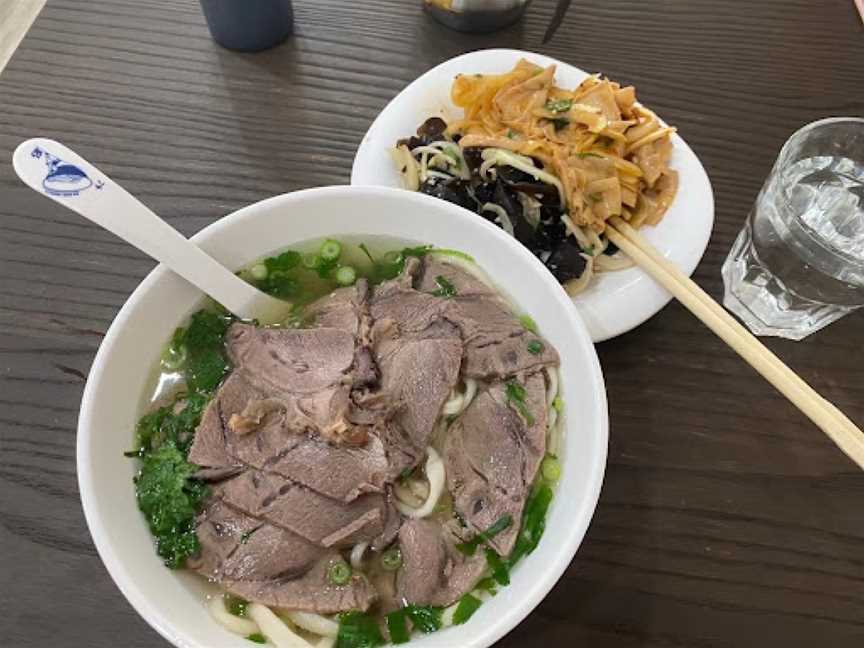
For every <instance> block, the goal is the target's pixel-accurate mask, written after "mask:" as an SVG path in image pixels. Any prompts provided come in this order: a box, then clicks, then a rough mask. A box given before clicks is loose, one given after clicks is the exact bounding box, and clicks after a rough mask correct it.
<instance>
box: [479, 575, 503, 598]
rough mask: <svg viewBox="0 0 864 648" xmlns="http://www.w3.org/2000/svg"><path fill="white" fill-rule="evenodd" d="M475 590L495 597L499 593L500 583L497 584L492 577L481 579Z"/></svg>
mask: <svg viewBox="0 0 864 648" xmlns="http://www.w3.org/2000/svg"><path fill="white" fill-rule="evenodd" d="M474 589H478V590H483V591H484V592H489V594H491V595H492V596H495V595H496V594H497V593H498V583H496V582H495V579H494V578H491V577H487V578H481V579H480V580H479V581H478V582H477V585H476V586H475V587H474Z"/></svg>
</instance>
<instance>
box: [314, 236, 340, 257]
mask: <svg viewBox="0 0 864 648" xmlns="http://www.w3.org/2000/svg"><path fill="white" fill-rule="evenodd" d="M318 254H319V255H321V258H322V259H324V260H325V261H336V259H338V258H339V257H340V256H341V254H342V245H341V244H340V243H339V241H334V240H333V239H327V240H326V241H324V242H323V243H322V244H321V249H320V250H319V251H318Z"/></svg>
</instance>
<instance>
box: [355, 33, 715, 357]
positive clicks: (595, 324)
mask: <svg viewBox="0 0 864 648" xmlns="http://www.w3.org/2000/svg"><path fill="white" fill-rule="evenodd" d="M521 58H525V59H528V60H529V61H532V62H534V63H536V64H537V65H542V66H544V67H546V66H549V65H556V66H557V70H556V75H555V78H556V81H557V83H558V84H559V85H560V86H562V87H564V88H575V87H576V86H577V85H579V84H580V83H581V82H582V81H583V80H584V79H585V78H586V77H587V76H588V73H587V72H585V71H583V70H580V69H579V68H577V67H574V66H572V65H568V64H567V63H564V62H562V61H558V60H556V59H553V58H550V57H548V56H543V55H542V54H535V53H533V52H523V51H520V50H510V49H492V50H480V51H477V52H470V53H468V54H463V55H462V56H457V57H456V58H452V59H450V60H449V61H445V62H444V63H442V64H441V65H439V66H437V67H435V68H433V69H431V70H429V71H428V72H426V73H425V74H423V75H422V76H420V77H419V78H418V79H416V80H415V81H413V82H412V83H411V84H410V85H409V86H408V87H407V88H405V89H404V90H403V91H402V92H400V93H399V94H398V95H397V96H396V98H395V99H393V101H391V102H390V103H389V104H387V106H386V107H385V108H384V110H382V111H381V114H380V115H378V118H377V119H376V120H375V121H374V123H373V124H372V126H370V127H369V130H368V131H367V133H366V135H365V136H364V137H363V141H362V142H361V143H360V147H359V148H358V149H357V155H356V156H355V157H354V168H353V169H352V171H351V184H353V185H376V186H379V187H401V186H402V181H401V180H400V178H399V174H398V173H397V172H396V168H395V165H394V164H393V160H392V159H391V158H390V153H389V149H390V148H392V147H393V145H394V144H395V142H396V141H397V140H398V139H401V138H403V137H407V136H409V135H411V134H412V133H414V131H416V130H417V127H418V126H419V125H420V124H422V123H423V122H424V121H425V120H426V119H427V118H429V117H434V116H438V117H443V118H444V119H445V121H451V120H453V119H454V118H461V117H462V110H461V109H459V108H456V106H454V105H453V102H452V101H451V100H450V87H451V85H452V84H453V78H454V77H455V76H456V75H457V74H477V73H480V74H501V73H503V72H507V71H509V70H511V69H512V68H513V66H514V65H515V64H516V63H517V62H518V61H519V59H521ZM637 74H638V69H636V68H634V69H633V75H634V78H637V77H636V75H637ZM636 92H637V95H638V94H639V82H638V81H636ZM646 103H647V104H648V106H649V107H650V105H651V102H650V101H647V102H646ZM661 117H662V115H661ZM672 146H673V149H672V161H671V166H672V168H673V169H676V170H677V171H678V174H679V189H678V195H677V196H676V197H675V200H674V202H673V203H672V206H671V207H670V208H669V211H668V212H667V213H666V215H665V216H664V218H663V220H662V222H660V224H659V225H657V226H656V227H646V228H644V229H643V230H642V231H643V233H644V234H645V236H646V237H647V238H648V240H649V241H651V243H653V244H654V246H655V247H657V249H658V250H660V252H661V253H662V254H663V255H664V256H665V257H666V258H668V259H670V260H671V261H672V262H674V263H675V264H676V265H677V266H678V267H679V268H681V270H683V271H684V272H686V273H687V274H688V275H690V274H692V273H693V271H694V270H695V269H696V266H697V265H698V263H699V259H701V258H702V253H703V252H705V248H706V246H707V245H708V239H709V238H710V237H711V229H712V227H713V225H714V195H713V193H712V191H711V183H710V182H709V181H708V175H707V174H706V173H705V169H704V168H703V167H702V164H701V163H700V162H699V158H697V157H696V154H695V153H693V151H692V149H691V148H690V147H689V146H687V143H686V142H685V141H684V140H683V139H682V138H681V137H679V136H678V135H673V136H672ZM670 299H672V295H671V294H669V293H668V292H667V291H666V290H665V289H664V288H663V287H662V286H660V284H658V283H656V282H655V281H654V280H653V279H651V277H649V276H648V275H646V274H645V273H644V272H642V271H641V270H640V269H638V268H630V269H628V270H621V271H619V272H609V273H605V274H602V275H598V276H596V277H595V278H594V280H593V281H592V282H591V285H590V286H589V287H588V289H587V290H586V291H585V292H583V293H581V294H579V295H577V296H576V297H574V299H573V301H574V303H575V304H576V307H577V308H578V309H579V314H580V315H582V319H583V320H584V321H585V324H586V326H587V327H588V332H589V333H590V334H591V338H592V339H593V340H594V341H595V342H601V341H602V340H607V339H609V338H612V337H615V336H616V335H621V334H622V333H625V332H627V331H629V330H630V329H632V328H634V327H636V326H639V325H640V324H641V323H642V322H644V321H645V320H647V319H648V318H649V317H651V316H652V315H654V314H655V313H656V312H657V311H659V310H660V309H661V308H663V306H665V305H666V304H667V303H668V302H669V300H670Z"/></svg>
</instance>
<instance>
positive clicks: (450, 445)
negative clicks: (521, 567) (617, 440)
mask: <svg viewBox="0 0 864 648" xmlns="http://www.w3.org/2000/svg"><path fill="white" fill-rule="evenodd" d="M524 386H525V392H526V397H525V406H526V408H527V411H528V413H529V414H530V415H531V416H532V417H533V422H532V424H530V425H529V424H528V423H527V422H526V421H525V420H524V419H523V418H522V416H521V415H520V414H519V413H517V411H516V410H515V409H514V408H513V407H512V406H511V405H510V404H509V403H508V401H507V396H506V392H505V386H504V385H503V384H502V383H498V384H495V385H492V386H491V387H489V388H487V389H484V390H482V391H480V392H479V393H478V394H477V395H476V396H475V397H474V400H473V401H472V402H471V405H469V406H468V409H467V410H465V412H464V413H463V414H462V415H461V416H460V417H459V418H458V419H456V421H454V422H453V424H452V425H451V426H450V430H449V432H448V434H447V438H446V441H445V445H444V462H445V467H446V472H447V487H448V489H449V490H450V493H451V494H452V495H453V506H454V509H455V510H456V512H457V513H458V514H459V515H460V516H461V517H462V519H463V520H465V522H467V523H468V525H469V526H470V527H471V528H472V530H473V531H474V532H475V533H476V532H479V531H485V530H487V529H488V528H489V527H491V526H492V525H493V524H494V523H495V522H497V521H498V520H499V519H501V518H502V517H504V516H505V515H510V516H511V517H512V519H513V523H512V524H511V525H510V527H509V528H508V529H507V530H506V531H504V532H502V533H500V534H498V535H496V536H495V537H494V538H492V540H491V543H490V544H491V545H492V547H493V548H494V549H495V550H496V551H497V552H498V553H499V554H501V555H507V554H509V553H510V552H511V551H512V549H513V545H514V543H515V542H516V536H517V535H518V532H519V527H520V524H521V521H522V509H523V508H524V506H525V500H526V499H527V497H528V493H529V491H530V488H531V484H532V483H533V481H534V478H535V476H536V475H537V469H538V468H539V466H540V461H541V460H542V459H543V455H544V453H545V451H546V385H545V381H544V378H543V375H542V374H540V373H537V374H534V375H532V376H530V377H529V378H528V379H527V380H526V381H525V385H524Z"/></svg>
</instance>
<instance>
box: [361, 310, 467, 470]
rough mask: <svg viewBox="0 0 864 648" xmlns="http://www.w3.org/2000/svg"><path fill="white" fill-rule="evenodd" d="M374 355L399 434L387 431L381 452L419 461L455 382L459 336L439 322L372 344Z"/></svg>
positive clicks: (458, 356)
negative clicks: (393, 406)
mask: <svg viewBox="0 0 864 648" xmlns="http://www.w3.org/2000/svg"><path fill="white" fill-rule="evenodd" d="M375 354H376V361H377V363H378V366H379V367H381V374H382V377H383V378H382V389H383V391H384V392H386V393H388V394H391V395H392V397H393V399H394V400H395V401H398V403H399V407H398V409H397V411H396V414H395V416H394V423H395V424H396V425H397V426H398V430H396V432H395V433H393V432H394V431H393V429H392V428H390V429H389V430H388V432H390V434H388V435H387V436H386V437H384V438H385V439H386V442H387V445H386V446H385V448H386V449H387V451H388V454H392V453H393V452H394V451H398V452H401V453H403V454H405V455H409V456H413V457H420V456H422V455H423V453H424V452H425V450H426V446H427V445H428V443H429V437H430V436H431V434H432V431H433V429H434V427H435V423H436V422H437V420H438V416H439V415H440V413H441V408H442V407H443V405H444V402H445V401H446V400H447V397H448V396H449V395H450V392H451V390H452V389H453V388H454V387H455V385H456V383H457V382H458V380H459V367H460V365H461V362H462V342H461V340H460V339H459V333H458V331H457V330H456V328H455V327H453V326H452V325H450V324H448V323H446V322H444V321H440V322H436V323H434V324H432V325H431V326H429V327H428V328H427V329H426V330H425V331H422V332H419V333H414V334H408V335H402V334H400V335H391V336H389V337H386V338H383V339H381V340H379V341H377V344H376V347H375ZM394 444H395V447H394ZM391 474H392V471H391Z"/></svg>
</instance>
